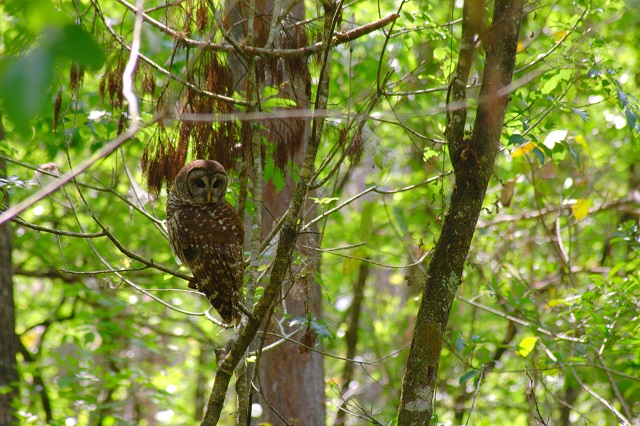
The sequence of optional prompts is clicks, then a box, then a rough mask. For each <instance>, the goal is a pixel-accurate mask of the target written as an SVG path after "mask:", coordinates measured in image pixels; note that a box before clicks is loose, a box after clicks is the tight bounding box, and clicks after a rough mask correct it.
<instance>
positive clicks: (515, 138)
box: [507, 133, 528, 146]
mask: <svg viewBox="0 0 640 426" xmlns="http://www.w3.org/2000/svg"><path fill="white" fill-rule="evenodd" d="M527 142H528V140H527V138H525V137H524V136H522V135H519V134H517V133H514V134H513V135H511V136H509V143H508V144H507V146H511V145H522V144H524V143H527Z"/></svg>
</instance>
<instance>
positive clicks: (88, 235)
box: [11, 216, 107, 238]
mask: <svg viewBox="0 0 640 426" xmlns="http://www.w3.org/2000/svg"><path fill="white" fill-rule="evenodd" d="M11 221H12V222H15V223H17V224H18V225H22V226H24V227H26V228H31V229H34V230H36V231H40V232H47V233H49V234H55V235H61V236H63V237H74V238H99V237H104V236H106V235H107V234H105V233H104V232H93V233H84V232H71V231H63V230H62V229H55V228H47V227H46V226H40V225H36V224H35V223H29V222H27V221H26V220H24V219H20V218H19V217H17V216H16V217H14V218H13V219H11Z"/></svg>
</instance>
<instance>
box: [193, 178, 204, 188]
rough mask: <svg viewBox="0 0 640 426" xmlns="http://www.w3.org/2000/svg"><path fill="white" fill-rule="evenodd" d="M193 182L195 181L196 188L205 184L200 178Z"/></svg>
mask: <svg viewBox="0 0 640 426" xmlns="http://www.w3.org/2000/svg"><path fill="white" fill-rule="evenodd" d="M193 183H195V185H196V186H197V187H198V188H204V187H205V186H207V185H206V184H205V183H204V181H203V180H202V179H196V180H195V181H194V182H193Z"/></svg>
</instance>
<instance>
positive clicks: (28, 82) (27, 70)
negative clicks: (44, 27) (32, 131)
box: [0, 48, 53, 134]
mask: <svg viewBox="0 0 640 426" xmlns="http://www.w3.org/2000/svg"><path fill="white" fill-rule="evenodd" d="M52 79H53V59H52V57H51V54H50V53H49V52H48V51H47V50H45V49H42V48H38V49H34V50H32V51H31V52H29V53H28V54H27V55H25V56H23V57H21V58H19V59H17V60H15V61H13V62H7V63H3V64H2V65H1V68H0V99H1V100H2V102H3V110H4V112H5V113H6V114H7V116H8V117H9V119H10V120H11V121H12V122H13V123H14V124H15V126H16V129H17V130H18V132H19V133H21V134H26V133H27V131H28V129H29V121H30V120H31V119H33V118H34V117H35V116H37V115H38V114H40V113H41V112H42V111H43V109H44V106H45V99H46V97H47V92H48V89H49V86H50V84H51V81H52Z"/></svg>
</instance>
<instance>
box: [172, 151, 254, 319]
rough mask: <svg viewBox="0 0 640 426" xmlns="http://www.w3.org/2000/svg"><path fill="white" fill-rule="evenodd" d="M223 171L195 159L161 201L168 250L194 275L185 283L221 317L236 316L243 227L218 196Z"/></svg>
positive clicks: (221, 190)
mask: <svg viewBox="0 0 640 426" xmlns="http://www.w3.org/2000/svg"><path fill="white" fill-rule="evenodd" d="M226 191H227V173H226V172H225V170H224V167H222V165H220V163H218V162H216V161H211V160H195V161H192V162H191V163H189V164H187V165H186V166H184V167H183V168H182V170H180V172H179V173H178V175H177V176H176V180H175V183H174V186H173V188H172V190H171V191H170V192H169V198H168V200H167V228H168V231H169V242H170V243H171V248H172V249H173V252H174V253H175V254H176V256H178V258H179V259H180V260H181V261H182V263H184V264H185V265H187V266H188V267H189V269H191V272H193V275H194V277H195V280H194V282H191V283H189V287H191V288H196V289H197V290H198V291H201V292H202V293H204V294H205V295H206V296H207V298H208V299H209V301H210V302H211V305H212V306H213V307H214V308H215V309H216V311H218V313H219V314H220V316H221V317H222V319H223V320H224V322H226V323H231V321H232V320H233V319H234V318H237V298H238V291H239V290H240V287H241V286H242V275H243V265H242V247H243V241H244V228H243V224H242V220H241V219H240V216H238V213H237V212H236V211H235V210H234V209H233V207H231V205H230V204H229V203H228V202H227V201H226V200H225V199H224V196H225V194H226Z"/></svg>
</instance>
